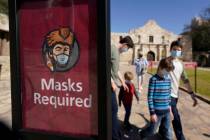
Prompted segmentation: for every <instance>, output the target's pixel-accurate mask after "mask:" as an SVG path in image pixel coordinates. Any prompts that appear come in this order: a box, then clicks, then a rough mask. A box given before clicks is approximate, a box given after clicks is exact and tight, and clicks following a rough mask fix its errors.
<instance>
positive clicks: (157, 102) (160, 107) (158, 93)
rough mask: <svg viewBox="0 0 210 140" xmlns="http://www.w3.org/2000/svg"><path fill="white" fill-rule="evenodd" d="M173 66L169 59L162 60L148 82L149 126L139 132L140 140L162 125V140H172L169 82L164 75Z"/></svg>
mask: <svg viewBox="0 0 210 140" xmlns="http://www.w3.org/2000/svg"><path fill="white" fill-rule="evenodd" d="M173 69H174V66H173V64H172V62H171V61H170V59H167V58H165V59H162V60H161V61H160V63H159V66H158V70H157V73H156V74H155V75H153V76H152V77H151V78H150V80H149V87H148V105H149V112H150V125H149V127H148V128H146V129H145V130H142V131H141V132H140V135H141V138H142V139H144V138H145V137H149V136H153V135H154V134H155V132H156V131H157V129H158V127H159V125H162V139H163V140H172V138H173V137H172V131H171V125H170V120H171V119H170V108H171V107H170V102H171V80H170V77H169V76H168V75H166V73H168V72H170V71H172V70H173Z"/></svg>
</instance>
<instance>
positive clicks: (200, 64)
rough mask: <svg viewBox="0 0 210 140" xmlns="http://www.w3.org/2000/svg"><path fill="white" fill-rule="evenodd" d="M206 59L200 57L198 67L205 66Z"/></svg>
mask: <svg viewBox="0 0 210 140" xmlns="http://www.w3.org/2000/svg"><path fill="white" fill-rule="evenodd" d="M207 62H208V58H207V57H206V56H205V55H200V56H199V59H198V66H201V67H205V66H207Z"/></svg>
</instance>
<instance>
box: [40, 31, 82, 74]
mask: <svg viewBox="0 0 210 140" xmlns="http://www.w3.org/2000/svg"><path fill="white" fill-rule="evenodd" d="M43 54H44V60H45V62H46V65H47V67H48V68H49V69H50V70H51V71H53V72H63V71H67V70H69V69H70V68H71V67H72V66H73V65H74V64H75V63H76V61H77V59H78V56H79V48H78V44H77V42H76V40H75V37H74V35H73V33H72V32H71V31H70V29H69V28H60V29H57V30H54V31H52V32H50V33H49V34H48V35H47V36H46V39H45V44H44V47H43Z"/></svg>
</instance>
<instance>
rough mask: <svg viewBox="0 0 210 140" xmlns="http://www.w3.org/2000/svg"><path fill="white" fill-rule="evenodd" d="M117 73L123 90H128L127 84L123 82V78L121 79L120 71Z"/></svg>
mask: <svg viewBox="0 0 210 140" xmlns="http://www.w3.org/2000/svg"><path fill="white" fill-rule="evenodd" d="M117 73H118V78H119V80H120V82H121V84H122V86H123V88H124V90H126V91H129V89H128V86H127V85H126V84H125V80H124V79H123V77H122V74H121V72H120V71H118V72H117Z"/></svg>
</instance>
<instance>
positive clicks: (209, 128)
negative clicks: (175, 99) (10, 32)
mask: <svg viewBox="0 0 210 140" xmlns="http://www.w3.org/2000/svg"><path fill="white" fill-rule="evenodd" d="M121 70H123V71H127V70H129V71H133V72H134V67H132V66H128V65H121ZM149 77H150V75H149V74H148V75H146V77H145V81H144V92H143V93H142V94H141V97H140V103H139V104H137V102H136V100H134V102H133V110H132V115H131V118H130V121H131V123H132V124H133V125H134V131H133V132H130V133H127V132H125V134H126V135H125V137H124V139H125V140H128V139H129V140H140V138H139V136H138V133H137V130H138V129H139V128H142V127H144V126H146V125H147V122H148V119H149V113H148V107H147V98H146V97H147V86H148V85H147V84H148V79H149ZM135 81H136V79H135V80H134V82H135ZM9 83H10V82H9V80H3V81H2V80H0V120H3V121H4V122H6V123H7V124H9V125H10V126H11V99H10V98H11V95H10V84H9ZM198 103H199V104H198V106H197V107H192V102H191V99H190V97H189V95H188V94H187V93H184V92H181V96H180V100H179V104H178V107H179V110H180V114H181V118H182V122H183V128H184V133H185V135H186V139H187V140H210V119H209V118H210V105H208V104H206V103H204V102H202V101H199V102H198ZM123 118H124V109H123V107H121V108H119V119H120V120H121V121H122V120H123ZM151 139H152V140H157V137H154V138H151Z"/></svg>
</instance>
